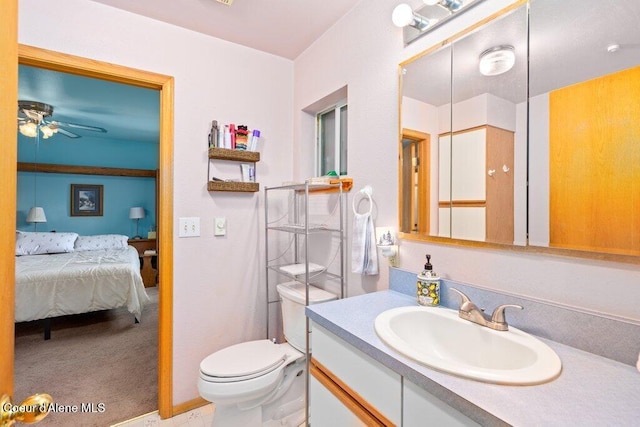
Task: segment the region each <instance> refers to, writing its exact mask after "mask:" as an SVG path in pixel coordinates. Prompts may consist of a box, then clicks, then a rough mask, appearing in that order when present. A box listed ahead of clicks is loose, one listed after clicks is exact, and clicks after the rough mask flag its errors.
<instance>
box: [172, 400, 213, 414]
mask: <svg viewBox="0 0 640 427" xmlns="http://www.w3.org/2000/svg"><path fill="white" fill-rule="evenodd" d="M209 403H211V402H209V401H207V400H204V399H203V398H201V397H196V398H195V399H193V400H189V401H186V402H183V403H181V404H179V405H176V406H174V407H173V416H174V417H175V416H176V415H180V414H184V413H185V412H189V411H191V410H192V409H196V408H200V407H202V406H206V405H208V404H209Z"/></svg>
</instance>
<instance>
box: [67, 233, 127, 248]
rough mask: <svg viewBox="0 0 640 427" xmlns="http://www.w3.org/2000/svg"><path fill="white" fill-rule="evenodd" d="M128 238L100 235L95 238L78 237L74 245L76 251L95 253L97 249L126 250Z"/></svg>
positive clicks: (118, 235)
mask: <svg viewBox="0 0 640 427" xmlns="http://www.w3.org/2000/svg"><path fill="white" fill-rule="evenodd" d="M127 240H129V237H127V236H124V235H122V234H100V235H96V236H78V239H77V240H76V243H75V250H76V251H97V250H99V249H122V248H126V247H127V246H128V245H129V244H128V243H127Z"/></svg>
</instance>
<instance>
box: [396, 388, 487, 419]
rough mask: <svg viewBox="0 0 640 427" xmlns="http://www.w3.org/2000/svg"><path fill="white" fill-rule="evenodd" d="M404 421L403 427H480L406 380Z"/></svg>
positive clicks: (403, 406) (403, 408) (403, 409)
mask: <svg viewBox="0 0 640 427" xmlns="http://www.w3.org/2000/svg"><path fill="white" fill-rule="evenodd" d="M402 419H403V424H402V425H403V427H424V426H427V425H428V426H442V427H460V426H479V424H477V423H476V422H475V421H473V420H472V419H470V418H468V417H467V416H466V415H464V414H462V413H460V412H458V411H456V410H455V409H453V408H452V407H451V406H449V405H447V404H446V403H444V402H443V401H441V400H440V399H438V398H436V397H434V396H433V395H431V394H429V393H428V392H426V391H425V390H423V389H421V388H420V387H418V386H417V385H415V384H413V383H411V382H410V381H407V380H406V379H405V380H404V386H403V405H402Z"/></svg>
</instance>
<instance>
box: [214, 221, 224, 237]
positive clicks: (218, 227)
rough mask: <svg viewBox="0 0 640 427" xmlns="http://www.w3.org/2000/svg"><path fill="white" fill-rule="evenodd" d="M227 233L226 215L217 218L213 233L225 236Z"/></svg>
mask: <svg viewBox="0 0 640 427" xmlns="http://www.w3.org/2000/svg"><path fill="white" fill-rule="evenodd" d="M225 234H227V219H226V218H225V217H220V218H216V219H215V224H214V228H213V235H214V236H224V235H225Z"/></svg>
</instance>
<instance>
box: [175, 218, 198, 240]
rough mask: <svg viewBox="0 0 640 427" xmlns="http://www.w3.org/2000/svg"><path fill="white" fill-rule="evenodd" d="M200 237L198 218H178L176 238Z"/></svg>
mask: <svg viewBox="0 0 640 427" xmlns="http://www.w3.org/2000/svg"><path fill="white" fill-rule="evenodd" d="M198 236H200V217H197V216H195V217H190V218H180V221H179V229H178V237H198Z"/></svg>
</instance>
